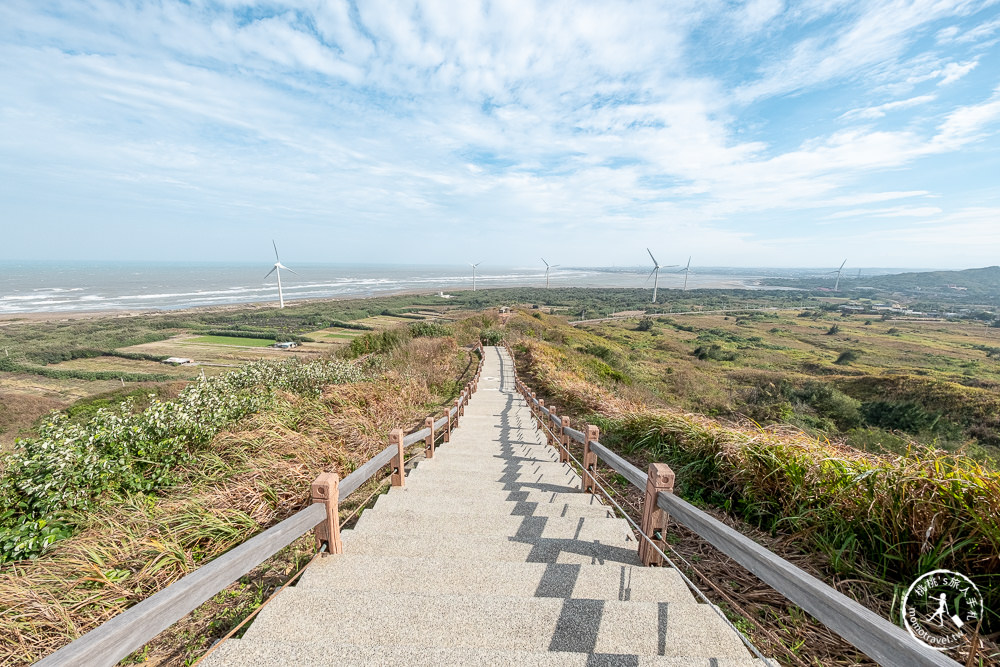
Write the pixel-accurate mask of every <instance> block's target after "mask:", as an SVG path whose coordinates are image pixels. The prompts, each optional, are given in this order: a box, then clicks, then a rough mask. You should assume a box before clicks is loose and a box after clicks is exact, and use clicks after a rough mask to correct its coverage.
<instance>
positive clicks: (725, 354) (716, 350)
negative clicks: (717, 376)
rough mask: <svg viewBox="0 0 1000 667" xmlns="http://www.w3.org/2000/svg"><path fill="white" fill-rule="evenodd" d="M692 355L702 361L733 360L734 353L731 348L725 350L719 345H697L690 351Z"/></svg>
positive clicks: (734, 358)
mask: <svg viewBox="0 0 1000 667" xmlns="http://www.w3.org/2000/svg"><path fill="white" fill-rule="evenodd" d="M691 354H692V355H693V356H695V357H698V358H699V359H701V360H702V361H706V360H712V361H735V360H736V353H735V352H733V351H732V350H726V349H724V348H723V347H722V346H721V345H718V344H714V343H713V344H712V345H699V346H698V347H696V348H695V349H694V351H693V352H692V353H691Z"/></svg>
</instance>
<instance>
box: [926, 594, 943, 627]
mask: <svg viewBox="0 0 1000 667" xmlns="http://www.w3.org/2000/svg"><path fill="white" fill-rule="evenodd" d="M947 612H948V594H947V593H942V594H941V595H939V596H938V608H937V611H935V612H934V613H933V614H931V615H930V616H928V617H927V622H928V623H933V622H934V619H935V618H937V619H940V622H939V623H938V625H944V615H945V614H946V613H947Z"/></svg>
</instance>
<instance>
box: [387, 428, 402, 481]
mask: <svg viewBox="0 0 1000 667" xmlns="http://www.w3.org/2000/svg"><path fill="white" fill-rule="evenodd" d="M389 444H390V445H396V447H397V448H398V449H397V450H396V455H395V456H394V457H392V485H393V486H405V485H406V470H405V469H404V468H403V429H401V428H394V429H392V430H391V431H389Z"/></svg>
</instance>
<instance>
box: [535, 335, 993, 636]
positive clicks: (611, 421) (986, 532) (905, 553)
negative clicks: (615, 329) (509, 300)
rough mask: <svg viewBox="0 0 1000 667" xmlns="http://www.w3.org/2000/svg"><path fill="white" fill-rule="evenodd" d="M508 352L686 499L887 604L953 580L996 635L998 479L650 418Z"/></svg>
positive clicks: (946, 461) (926, 454)
mask: <svg viewBox="0 0 1000 667" xmlns="http://www.w3.org/2000/svg"><path fill="white" fill-rule="evenodd" d="M515 347H516V349H517V350H518V369H519V371H520V372H523V373H525V374H526V375H528V376H529V377H530V378H531V384H532V387H533V388H534V389H536V390H541V391H542V392H544V394H545V396H546V399H547V401H549V402H551V403H554V404H557V405H559V406H565V407H567V408H569V409H570V410H574V411H576V412H577V414H580V415H581V416H585V417H586V418H588V419H589V420H590V421H592V422H595V423H597V424H598V425H599V426H601V428H602V442H604V444H606V445H609V446H612V447H614V448H616V449H619V450H622V451H624V452H626V453H629V454H633V455H635V454H641V455H644V456H645V457H646V458H647V459H649V460H655V461H665V462H668V463H670V464H671V465H672V466H673V467H674V468H675V472H676V473H677V476H678V484H679V491H680V492H682V493H683V494H685V495H686V496H687V497H689V498H692V499H694V500H696V501H701V502H708V503H711V504H713V505H716V506H718V507H721V508H723V509H726V510H728V511H730V512H732V513H734V514H736V515H738V516H740V517H741V518H743V519H746V520H749V521H751V522H753V523H755V524H757V525H759V526H762V527H764V528H766V529H769V530H772V531H781V532H783V533H787V534H792V535H795V536H797V537H798V538H799V539H800V540H801V543H802V544H803V545H804V546H805V547H806V548H807V549H813V550H817V551H820V552H822V553H823V554H825V555H826V556H827V557H828V560H829V563H830V566H831V567H832V568H833V570H834V571H835V573H836V574H839V575H842V576H852V577H856V578H860V579H863V580H864V581H866V582H868V584H869V585H871V586H873V587H874V588H875V589H876V590H878V591H880V592H881V594H882V596H883V597H884V598H885V599H888V600H891V601H893V603H895V601H896V600H898V599H899V597H900V596H901V594H902V590H905V587H907V586H908V585H909V584H910V583H911V582H912V581H913V580H914V579H915V578H916V577H917V576H919V575H920V574H923V573H924V572H927V571H929V570H932V569H937V568H947V569H953V570H957V571H960V572H962V573H964V574H966V575H968V576H970V577H971V578H972V579H973V580H974V581H975V582H976V583H977V585H978V586H979V588H980V591H981V592H982V593H983V595H984V597H985V602H986V607H987V608H988V610H989V611H988V616H989V620H988V630H989V631H990V632H993V631H996V630H997V629H1000V616H998V614H1000V472H998V471H996V470H992V469H989V468H986V467H984V466H983V465H981V464H980V463H978V462H977V461H976V460H974V459H972V458H970V457H966V456H963V455H962V453H961V451H958V452H945V451H941V450H935V449H931V448H928V447H920V446H918V445H915V444H914V445H913V446H912V448H911V450H910V451H909V452H907V453H906V455H876V454H871V453H867V452H860V451H857V450H854V449H852V448H850V447H847V446H846V445H843V444H839V443H835V442H829V441H826V440H817V439H815V438H811V437H809V436H807V435H805V434H803V433H802V432H800V431H798V430H795V429H792V428H787V427H784V428H782V427H777V428H767V429H764V428H760V427H759V426H757V425H756V424H753V423H744V424H725V423H721V422H719V421H717V420H713V419H709V418H707V417H704V416H701V415H695V414H685V413H681V412H677V411H671V410H666V409H654V408H650V407H648V406H647V405H644V404H642V403H638V402H635V401H625V400H623V399H622V398H621V397H620V396H616V395H615V394H614V393H613V392H612V391H611V390H609V389H607V388H605V387H602V386H598V385H595V384H594V383H592V382H588V381H586V380H584V379H583V378H581V377H580V375H579V374H578V373H576V372H574V371H573V370H572V368H573V364H572V363H571V360H569V359H566V355H565V353H564V352H562V351H560V350H558V349H555V348H554V347H552V346H549V345H547V344H545V343H541V342H539V341H531V340H525V341H522V342H521V343H519V344H518V345H516V346H515ZM567 362H570V363H567Z"/></svg>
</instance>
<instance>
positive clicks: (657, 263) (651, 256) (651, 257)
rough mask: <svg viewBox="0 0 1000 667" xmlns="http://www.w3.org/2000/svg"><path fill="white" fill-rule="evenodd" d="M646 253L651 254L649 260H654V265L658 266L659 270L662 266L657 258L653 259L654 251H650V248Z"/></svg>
mask: <svg viewBox="0 0 1000 667" xmlns="http://www.w3.org/2000/svg"><path fill="white" fill-rule="evenodd" d="M646 252H648V253H649V258H650V259H651V260H653V264H654V265H656V267H657V268H659V266H660V263H659V262H657V261H656V258H655V257H653V251H652V250H650V249H649V248H646Z"/></svg>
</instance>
